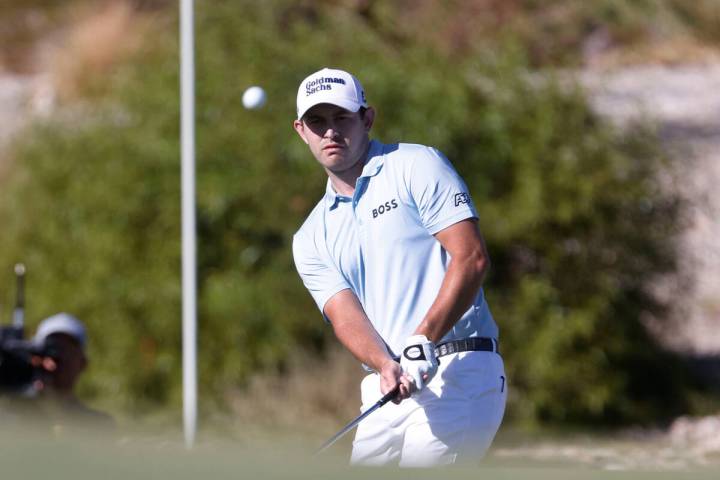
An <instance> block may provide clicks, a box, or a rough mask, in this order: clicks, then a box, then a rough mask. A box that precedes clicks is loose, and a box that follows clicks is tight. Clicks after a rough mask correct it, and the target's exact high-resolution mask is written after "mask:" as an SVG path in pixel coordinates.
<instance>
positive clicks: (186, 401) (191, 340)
mask: <svg viewBox="0 0 720 480" xmlns="http://www.w3.org/2000/svg"><path fill="white" fill-rule="evenodd" d="M193 3H194V2H193V0H180V96H181V98H180V104H181V120H180V123H181V129H180V142H181V148H182V152H181V157H182V159H181V161H182V321H183V330H182V345H183V362H182V369H183V421H184V430H185V446H186V447H187V448H191V447H192V446H193V444H194V443H195V432H196V430H197V279H196V275H197V267H196V255H197V253H196V252H197V247H196V228H195V51H194V50H195V47H194V39H193V29H194V20H193V10H194V5H193Z"/></svg>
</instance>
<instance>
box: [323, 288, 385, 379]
mask: <svg viewBox="0 0 720 480" xmlns="http://www.w3.org/2000/svg"><path fill="white" fill-rule="evenodd" d="M325 315H326V316H327V317H328V318H329V319H330V323H331V324H332V326H333V330H334V332H335V336H336V337H337V338H338V340H340V343H342V344H343V345H344V346H345V348H347V349H348V350H349V351H350V353H352V354H353V355H354V356H355V358H357V359H358V360H359V361H361V362H362V363H364V364H365V365H367V366H368V367H370V368H372V369H373V370H375V371H378V372H379V371H380V370H381V369H382V366H383V364H384V363H385V362H388V361H393V360H392V357H391V356H390V352H388V349H387V347H386V345H385V342H384V341H383V340H382V338H381V337H380V335H379V334H378V333H377V331H376V330H375V328H374V327H373V325H372V323H370V320H369V319H368V318H367V315H366V314H365V311H364V310H363V308H362V305H360V302H359V301H358V299H357V297H356V296H355V294H353V293H352V292H351V291H350V290H343V291H341V292H338V293H337V294H336V295H335V296H334V297H332V298H331V299H330V300H329V301H328V302H327V304H326V305H325Z"/></svg>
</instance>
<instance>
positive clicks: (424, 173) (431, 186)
mask: <svg viewBox="0 0 720 480" xmlns="http://www.w3.org/2000/svg"><path fill="white" fill-rule="evenodd" d="M409 190H410V195H411V196H412V198H413V200H414V202H415V205H416V206H417V209H418V213H419V214H420V219H421V221H422V223H423V225H424V227H425V228H426V229H427V231H428V232H430V234H431V235H434V234H436V233H437V232H439V231H441V230H443V229H445V228H447V227H449V226H450V225H453V224H455V223H457V222H459V221H461V220H466V219H468V218H475V219H477V218H478V215H477V211H476V210H475V206H474V205H473V202H472V199H471V198H470V192H469V191H468V188H467V186H466V185H465V182H463V180H462V178H460V175H458V173H457V172H456V171H455V169H454V168H453V166H452V164H451V163H450V161H449V160H448V159H447V158H445V156H444V155H443V154H442V153H440V152H439V151H438V150H436V149H434V148H423V149H422V153H421V154H420V155H419V156H418V158H416V159H415V160H414V161H413V162H412V163H411V164H410V178H409Z"/></svg>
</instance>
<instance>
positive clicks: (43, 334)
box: [33, 312, 87, 348]
mask: <svg viewBox="0 0 720 480" xmlns="http://www.w3.org/2000/svg"><path fill="white" fill-rule="evenodd" d="M55 333H64V334H66V335H69V336H71V337H73V338H74V339H75V340H77V342H78V343H79V344H80V346H81V347H82V348H85V344H86V343H87V334H86V333H85V325H83V323H82V322H81V321H80V320H78V319H77V318H75V317H74V316H72V315H70V314H69V313H64V312H63V313H58V314H56V315H53V316H51V317H48V318H46V319H45V320H43V321H42V322H40V325H38V328H37V331H36V332H35V337H33V341H34V342H35V343H36V344H37V345H44V344H45V341H46V340H47V338H48V337H49V336H50V335H53V334H55Z"/></svg>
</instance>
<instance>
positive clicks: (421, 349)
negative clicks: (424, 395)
mask: <svg viewBox="0 0 720 480" xmlns="http://www.w3.org/2000/svg"><path fill="white" fill-rule="evenodd" d="M438 365H439V362H438V359H437V357H436V356H435V344H434V343H433V342H431V341H430V340H428V339H427V337H426V336H425V335H413V336H411V337H410V338H408V339H407V340H406V341H405V348H404V349H403V353H402V356H401V357H400V366H401V367H402V369H403V372H405V373H407V374H408V375H409V376H410V377H411V378H412V379H413V381H414V383H415V387H416V388H417V390H415V392H419V391H420V390H422V389H423V388H424V387H425V385H427V384H428V383H430V380H432V378H433V376H435V372H437V369H438ZM425 375H427V378H426V379H423V376H425Z"/></svg>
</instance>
